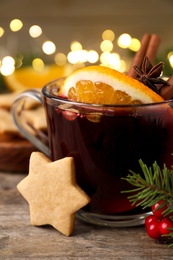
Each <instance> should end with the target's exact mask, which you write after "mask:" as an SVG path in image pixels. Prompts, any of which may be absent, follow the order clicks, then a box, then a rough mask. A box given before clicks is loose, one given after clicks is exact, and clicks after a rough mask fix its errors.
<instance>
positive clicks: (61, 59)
mask: <svg viewBox="0 0 173 260" xmlns="http://www.w3.org/2000/svg"><path fill="white" fill-rule="evenodd" d="M54 61H55V63H56V64H57V65H58V66H64V65H65V64H66V62H67V57H66V55H65V54H64V53H61V52H59V53H57V54H56V55H55V57H54Z"/></svg>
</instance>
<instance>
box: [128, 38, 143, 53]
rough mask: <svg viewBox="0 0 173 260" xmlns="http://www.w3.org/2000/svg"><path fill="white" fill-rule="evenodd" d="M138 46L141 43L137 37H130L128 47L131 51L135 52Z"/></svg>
mask: <svg viewBox="0 0 173 260" xmlns="http://www.w3.org/2000/svg"><path fill="white" fill-rule="evenodd" d="M140 46H141V43H140V41H139V40H138V39H136V38H132V39H131V42H130V45H129V49H130V50H131V51H134V52H137V51H138V50H139V48H140Z"/></svg>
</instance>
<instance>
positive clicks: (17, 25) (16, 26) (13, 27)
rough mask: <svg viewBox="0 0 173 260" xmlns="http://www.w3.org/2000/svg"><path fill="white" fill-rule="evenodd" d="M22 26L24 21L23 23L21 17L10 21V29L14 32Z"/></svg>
mask: <svg viewBox="0 0 173 260" xmlns="http://www.w3.org/2000/svg"><path fill="white" fill-rule="evenodd" d="M22 27H23V23H22V21H21V20H19V19H13V20H12V21H11V22H10V29H11V30H12V31H13V32H17V31H19V30H20V29H21V28H22Z"/></svg>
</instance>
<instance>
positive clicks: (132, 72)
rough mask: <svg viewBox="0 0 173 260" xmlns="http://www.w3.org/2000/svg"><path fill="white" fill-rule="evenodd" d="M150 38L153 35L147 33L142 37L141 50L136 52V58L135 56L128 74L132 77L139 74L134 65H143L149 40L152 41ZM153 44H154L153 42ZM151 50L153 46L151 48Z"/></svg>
mask: <svg viewBox="0 0 173 260" xmlns="http://www.w3.org/2000/svg"><path fill="white" fill-rule="evenodd" d="M150 39H151V35H150V34H148V33H146V34H144V36H143V37H142V39H141V46H140V48H139V50H138V51H137V52H136V54H135V56H134V58H133V61H132V64H131V67H130V69H129V71H128V73H127V74H128V76H130V77H136V76H137V74H136V71H135V70H134V68H133V67H134V66H137V67H139V68H140V67H141V64H142V61H143V59H144V57H145V56H146V52H147V49H148V45H149V42H150ZM152 46H153V44H152ZM150 50H151V48H150Z"/></svg>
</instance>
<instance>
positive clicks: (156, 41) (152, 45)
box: [145, 34, 161, 64]
mask: <svg viewBox="0 0 173 260" xmlns="http://www.w3.org/2000/svg"><path fill="white" fill-rule="evenodd" d="M160 42H161V40H160V37H159V36H158V35H157V34H153V35H151V39H150V42H149V45H148V48H147V51H146V55H145V56H147V57H148V59H149V60H150V62H151V64H153V63H154V60H155V57H156V54H157V51H158V48H159V45H160Z"/></svg>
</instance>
